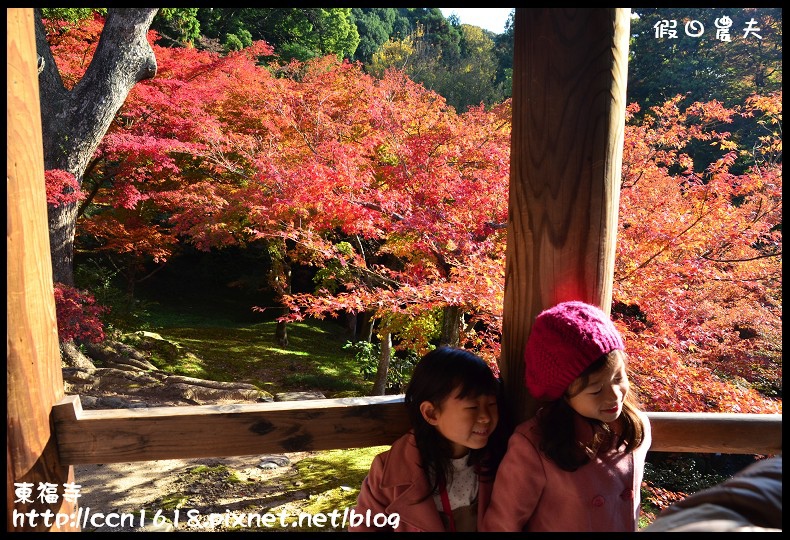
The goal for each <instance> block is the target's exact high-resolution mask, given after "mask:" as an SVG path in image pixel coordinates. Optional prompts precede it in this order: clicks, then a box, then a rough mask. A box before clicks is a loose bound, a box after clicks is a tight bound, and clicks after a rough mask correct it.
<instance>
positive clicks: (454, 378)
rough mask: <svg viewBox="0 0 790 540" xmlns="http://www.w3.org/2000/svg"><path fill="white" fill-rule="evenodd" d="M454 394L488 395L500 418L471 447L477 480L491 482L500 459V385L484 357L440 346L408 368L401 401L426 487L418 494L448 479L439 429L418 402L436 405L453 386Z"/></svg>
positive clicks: (447, 455)
mask: <svg viewBox="0 0 790 540" xmlns="http://www.w3.org/2000/svg"><path fill="white" fill-rule="evenodd" d="M459 387H460V393H459V394H458V397H459V398H464V397H473V398H474V397H477V396H480V395H492V396H496V398H497V405H498V409H499V421H498V422H497V427H496V429H495V430H494V432H493V433H492V434H491V436H490V437H489V439H488V444H487V445H486V447H485V448H481V449H479V450H471V452H470V455H469V463H470V464H472V465H476V466H477V467H478V473H479V475H480V478H481V481H482V480H483V479H484V478H485V479H487V480H490V481H493V479H494V476H495V475H496V469H497V467H498V466H499V462H500V461H501V460H502V456H503V455H504V452H505V449H506V446H507V437H508V435H509V426H510V422H509V421H507V420H506V419H505V418H504V417H505V416H506V414H507V407H506V405H505V403H504V400H503V397H502V385H501V383H500V381H499V379H497V378H496V376H495V375H494V373H493V372H492V371H491V368H490V367H489V365H488V364H486V362H485V360H483V359H482V358H480V357H479V356H477V355H476V354H474V353H471V352H469V351H467V350H464V349H459V348H454V347H440V348H438V349H435V350H433V351H431V352H429V353H428V354H426V355H425V356H423V357H422V359H420V361H419V362H418V363H417V365H416V366H415V367H414V371H413V372H412V376H411V381H410V382H409V386H408V387H407V389H406V395H405V403H406V408H407V410H408V414H409V420H410V421H411V426H412V429H413V430H414V437H415V439H416V441H417V448H418V450H419V452H420V458H421V462H422V468H423V470H424V471H425V474H426V478H428V481H429V484H430V483H431V482H432V485H431V491H430V492H429V493H426V494H425V496H424V497H423V498H427V497H428V496H430V495H431V494H432V493H436V492H437V488H438V486H439V485H440V484H441V483H447V482H448V481H449V480H451V479H452V471H453V468H452V463H451V461H450V460H451V453H452V452H451V445H450V441H448V440H447V439H445V438H444V436H442V434H441V433H439V431H438V430H437V429H436V428H435V427H434V426H432V425H431V424H429V423H428V422H426V421H425V419H424V418H423V416H422V413H421V412H420V404H421V403H422V402H424V401H429V402H431V403H432V404H433V405H434V406H435V407H440V406H441V404H442V402H443V401H444V400H445V399H447V398H448V397H450V396H451V395H452V393H453V391H454V390H455V389H456V388H459Z"/></svg>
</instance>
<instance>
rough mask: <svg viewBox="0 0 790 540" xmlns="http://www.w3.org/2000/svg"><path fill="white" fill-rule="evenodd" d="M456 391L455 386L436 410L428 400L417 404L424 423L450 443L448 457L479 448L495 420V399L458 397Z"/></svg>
mask: <svg viewBox="0 0 790 540" xmlns="http://www.w3.org/2000/svg"><path fill="white" fill-rule="evenodd" d="M460 392H461V388H460V386H459V387H458V388H456V389H455V390H454V391H453V393H452V394H450V397H448V398H446V399H445V400H444V401H442V402H441V403H440V405H439V406H438V407H436V406H434V405H433V403H431V402H430V401H423V402H422V403H421V404H420V411H421V412H422V416H423V418H425V421H426V422H428V423H429V424H431V425H432V426H435V427H436V429H437V430H439V433H441V434H442V435H443V436H444V438H445V439H447V440H448V441H450V445H451V447H452V458H460V457H463V456H465V455H466V454H467V453H468V452H469V450H470V449H472V450H477V449H479V448H483V447H484V446H485V445H486V444H487V443H488V437H490V436H491V433H493V431H494V429H495V428H496V426H497V422H498V421H499V410H498V408H497V400H496V396H493V395H485V394H481V395H479V396H477V397H470V396H466V397H464V398H459V397H458V394H459V393H460Z"/></svg>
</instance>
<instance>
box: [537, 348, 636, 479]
mask: <svg viewBox="0 0 790 540" xmlns="http://www.w3.org/2000/svg"><path fill="white" fill-rule="evenodd" d="M619 355H622V358H623V361H624V362H625V360H626V359H627V357H626V355H625V352H624V351H622V350H619V349H616V350H614V351H612V352H610V353H609V354H605V355H603V356H602V357H600V358H599V359H598V360H596V361H595V362H593V363H592V364H590V365H589V366H588V367H587V369H585V370H584V371H583V372H582V373H581V375H579V378H581V381H580V384H579V385H577V386H578V387H581V388H584V387H585V386H587V381H589V379H590V375H592V374H593V373H595V372H597V371H599V370H600V369H603V368H604V367H605V366H607V365H609V364H610V363H611V362H614V361H616V360H617V359H618V357H619ZM573 386H574V384H573V383H572V384H571V387H573ZM569 389H570V388H569ZM567 397H571V395H570V394H569V393H568V391H566V392H565V395H563V396H562V397H560V398H558V399H556V400H554V401H551V402H549V403H547V404H546V405H544V406H543V407H542V408H541V409H540V410H539V411H538V414H537V416H538V426H539V428H540V431H541V434H542V436H543V437H542V442H541V445H540V449H541V451H543V453H544V454H546V456H548V457H549V459H551V460H552V461H554V462H555V463H556V464H557V466H558V467H559V468H560V469H563V470H565V471H570V472H573V471H575V470H576V469H578V468H579V467H581V466H582V465H584V464H586V463H588V462H589V461H590V460H591V457H592V456H594V455H595V453H596V452H597V451H598V448H599V447H600V444H601V443H603V442H604V440H605V439H607V438H608V436H610V435H611V430H610V428H609V426H608V425H607V424H606V423H605V422H601V421H600V420H596V419H593V418H584V420H585V421H587V422H588V423H589V424H590V425H591V426H592V427H593V432H594V433H596V434H603V437H598V436H597V435H596V440H595V441H594V443H596V444H595V447H593V448H587V447H584V446H582V445H580V444H579V442H578V441H577V438H576V430H575V427H574V419H575V418H577V417H580V415H579V414H578V413H577V412H576V411H574V410H573V408H571V406H570V405H569V404H568V402H567V400H566V398H567ZM638 411H639V402H638V401H637V398H636V393H635V392H634V391H633V390H631V389H629V391H628V393H627V394H626V395H625V398H624V399H623V412H622V413H621V415H620V418H621V419H622V426H623V430H622V433H621V434H620V435H619V437H618V438H617V440H616V441H615V447H616V448H619V447H620V445H622V444H625V445H626V447H625V451H626V452H632V451H633V450H634V449H635V448H636V447H638V446H639V445H640V444H642V441H643V440H644V438H645V431H644V430H645V428H644V425H643V424H642V418H641V417H640V416H639V414H638Z"/></svg>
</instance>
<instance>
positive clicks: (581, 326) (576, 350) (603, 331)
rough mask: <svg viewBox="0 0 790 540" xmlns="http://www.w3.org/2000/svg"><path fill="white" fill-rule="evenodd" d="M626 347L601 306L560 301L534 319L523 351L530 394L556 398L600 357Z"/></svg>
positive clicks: (549, 399) (535, 396)
mask: <svg viewBox="0 0 790 540" xmlns="http://www.w3.org/2000/svg"><path fill="white" fill-rule="evenodd" d="M616 349H625V345H624V344H623V338H622V337H621V336H620V332H618V331H617V328H615V326H614V324H613V323H612V320H611V319H610V318H609V316H608V315H606V313H604V312H603V311H602V310H601V309H600V308H598V307H596V306H592V305H590V304H586V303H584V302H579V301H575V300H573V301H570V302H562V303H560V304H557V305H556V306H554V307H552V308H549V309H547V310H545V311H543V312H542V313H541V314H540V315H538V317H537V318H536V319H535V324H533V325H532V332H531V333H530V335H529V339H528V340H527V346H526V350H525V351H524V361H525V362H526V370H525V379H526V383H527V389H528V390H529V393H530V395H532V397H534V398H535V399H539V400H542V401H553V400H555V399H559V398H560V397H562V395H563V394H564V393H565V391H566V390H567V389H568V386H570V384H571V383H572V382H573V381H574V380H575V379H576V377H578V376H579V375H581V373H582V371H584V370H585V369H587V367H588V366H589V365H590V364H592V363H593V362H595V361H596V360H598V359H599V358H600V357H601V356H603V355H605V354H608V353H610V352H612V351H614V350H616Z"/></svg>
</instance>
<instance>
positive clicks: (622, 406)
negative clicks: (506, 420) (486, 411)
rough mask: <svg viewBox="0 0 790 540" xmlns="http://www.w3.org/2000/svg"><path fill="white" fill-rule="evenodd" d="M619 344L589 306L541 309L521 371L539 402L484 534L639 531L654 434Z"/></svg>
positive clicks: (511, 446)
mask: <svg viewBox="0 0 790 540" xmlns="http://www.w3.org/2000/svg"><path fill="white" fill-rule="evenodd" d="M624 348H625V347H624V344H623V339H622V337H621V336H620V333H619V332H618V331H617V329H616V328H615V326H614V324H613V323H612V321H611V320H610V319H609V317H608V316H607V315H606V314H605V313H604V312H603V311H601V310H600V309H599V308H597V307H595V306H592V305H588V304H585V303H583V302H577V301H571V302H563V303H560V304H558V305H556V306H554V307H552V308H551V309H548V310H546V311H544V312H542V313H541V314H540V315H538V317H537V319H536V320H535V324H534V325H533V327H532V332H531V333H530V336H529V339H528V340H527V346H526V350H525V355H524V356H525V361H526V373H525V376H526V383H527V389H528V390H529V392H530V394H531V395H532V397H534V398H535V399H538V400H540V401H543V402H546V403H545V404H544V406H543V407H542V408H541V409H539V410H538V412H537V414H536V415H535V417H533V418H531V419H530V420H527V421H526V422H524V423H522V424H520V425H519V426H517V427H516V430H515V432H514V433H513V435H512V436H511V438H510V441H509V443H508V449H507V453H506V454H505V457H504V458H503V460H502V463H501V465H500V467H499V471H498V473H497V477H496V481H495V483H494V490H493V493H492V495H491V504H490V505H489V507H488V510H487V512H486V514H485V518H484V520H483V522H482V526H481V528H480V529H481V530H483V531H522V530H523V531H607V532H619V531H629V532H635V531H636V530H637V528H638V520H639V510H640V508H639V501H640V494H639V489H640V486H641V483H642V475H643V472H644V465H645V457H646V455H647V451H648V449H649V448H650V443H651V434H650V424H649V421H648V418H647V416H646V415H645V414H644V413H643V412H641V411H639V409H638V405H637V402H636V399H635V396H634V393H633V392H630V391H629V384H628V375H627V374H626V360H627V356H626V354H625V351H624Z"/></svg>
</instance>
